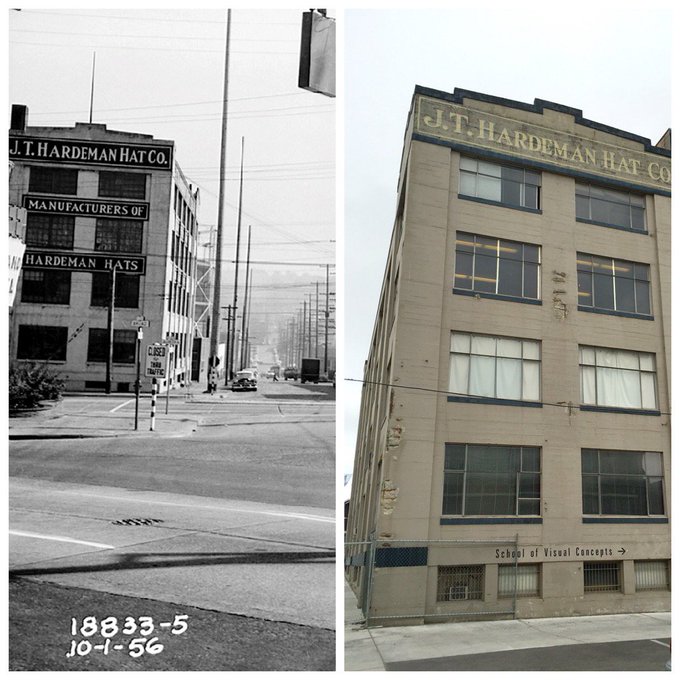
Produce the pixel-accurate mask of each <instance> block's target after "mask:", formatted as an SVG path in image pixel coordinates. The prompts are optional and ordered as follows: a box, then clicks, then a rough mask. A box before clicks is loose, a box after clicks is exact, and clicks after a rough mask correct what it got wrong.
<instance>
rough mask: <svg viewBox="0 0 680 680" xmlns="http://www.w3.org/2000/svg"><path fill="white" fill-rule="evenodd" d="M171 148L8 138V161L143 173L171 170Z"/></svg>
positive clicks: (17, 137) (73, 140) (46, 138)
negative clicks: (127, 169) (118, 169)
mask: <svg viewBox="0 0 680 680" xmlns="http://www.w3.org/2000/svg"><path fill="white" fill-rule="evenodd" d="M172 149H173V147H172V145H170V144H153V143H152V144H129V143H124V142H94V141H90V140H80V139H52V138H48V137H27V136H23V135H21V136H18V135H11V134H10V138H9V157H10V160H13V161H17V160H20V161H47V162H51V163H77V164H82V165H107V166H118V167H123V168H131V169H144V170H172Z"/></svg>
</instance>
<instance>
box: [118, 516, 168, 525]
mask: <svg viewBox="0 0 680 680" xmlns="http://www.w3.org/2000/svg"><path fill="white" fill-rule="evenodd" d="M162 523H163V520H162V519H151V518H150V517H131V518H129V519H117V520H116V521H115V522H111V524H122V525H125V526H150V525H151V524H162Z"/></svg>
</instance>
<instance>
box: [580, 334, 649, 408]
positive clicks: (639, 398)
mask: <svg viewBox="0 0 680 680" xmlns="http://www.w3.org/2000/svg"><path fill="white" fill-rule="evenodd" d="M579 353H580V367H581V403H582V404H584V405H586V406H601V407H613V408H623V409H642V410H651V411H655V410H657V408H658V402H657V397H656V362H655V357H654V354H650V353H649V352H633V351H629V350H622V349H609V348H606V347H587V346H583V345H582V346H580V347H579Z"/></svg>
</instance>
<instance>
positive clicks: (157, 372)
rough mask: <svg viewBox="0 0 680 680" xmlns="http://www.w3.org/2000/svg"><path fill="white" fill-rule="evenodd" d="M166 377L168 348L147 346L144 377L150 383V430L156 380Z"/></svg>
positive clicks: (153, 417)
mask: <svg viewBox="0 0 680 680" xmlns="http://www.w3.org/2000/svg"><path fill="white" fill-rule="evenodd" d="M167 375H168V347H167V345H158V344H156V345H148V346H147V348H146V377H147V378H152V381H151V430H153V429H154V427H155V422H156V393H157V391H158V378H161V379H164V378H167Z"/></svg>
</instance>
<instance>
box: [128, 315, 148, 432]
mask: <svg viewBox="0 0 680 680" xmlns="http://www.w3.org/2000/svg"><path fill="white" fill-rule="evenodd" d="M131 325H132V327H133V328H135V327H136V328H137V348H136V349H137V352H136V354H137V380H135V430H136V429H137V427H138V424H139V392H140V390H141V388H142V382H141V371H142V339H143V338H144V331H143V330H142V327H146V328H148V327H149V321H148V319H145V318H144V317H143V316H138V317H137V318H136V319H135V320H134V321H132V322H131Z"/></svg>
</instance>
